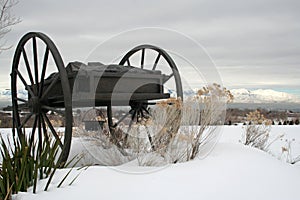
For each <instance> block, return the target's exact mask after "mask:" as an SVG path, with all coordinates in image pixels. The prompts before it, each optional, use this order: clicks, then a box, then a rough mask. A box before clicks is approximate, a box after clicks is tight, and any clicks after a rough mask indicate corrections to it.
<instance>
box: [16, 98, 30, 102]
mask: <svg viewBox="0 0 300 200" xmlns="http://www.w3.org/2000/svg"><path fill="white" fill-rule="evenodd" d="M15 100H17V101H21V102H23V103H28V101H27V100H25V99H22V98H18V97H16V98H15Z"/></svg>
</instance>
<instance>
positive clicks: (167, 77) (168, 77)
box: [163, 73, 174, 83]
mask: <svg viewBox="0 0 300 200" xmlns="http://www.w3.org/2000/svg"><path fill="white" fill-rule="evenodd" d="M173 76H174V74H173V73H172V74H170V75H168V76H165V79H164V80H163V82H164V83H166V82H168V81H169V80H170V78H172V77H173Z"/></svg>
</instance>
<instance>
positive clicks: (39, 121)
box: [38, 115, 43, 153]
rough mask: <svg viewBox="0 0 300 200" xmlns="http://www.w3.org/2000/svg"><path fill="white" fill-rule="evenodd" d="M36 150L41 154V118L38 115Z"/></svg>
mask: <svg viewBox="0 0 300 200" xmlns="http://www.w3.org/2000/svg"><path fill="white" fill-rule="evenodd" d="M38 137H39V139H38V142H39V144H38V150H39V151H40V153H41V152H42V146H43V137H42V120H41V116H40V115H38Z"/></svg>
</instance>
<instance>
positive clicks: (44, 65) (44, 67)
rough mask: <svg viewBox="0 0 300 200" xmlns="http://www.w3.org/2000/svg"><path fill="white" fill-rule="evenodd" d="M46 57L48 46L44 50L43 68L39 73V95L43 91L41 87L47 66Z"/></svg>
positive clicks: (42, 86) (47, 55)
mask: <svg viewBox="0 0 300 200" xmlns="http://www.w3.org/2000/svg"><path fill="white" fill-rule="evenodd" d="M48 57H49V48H48V46H47V47H46V50H45V55H44V60H43V69H42V74H41V79H40V80H41V84H40V88H39V97H41V96H42V93H43V88H44V81H45V80H44V79H45V74H46V68H47V64H48Z"/></svg>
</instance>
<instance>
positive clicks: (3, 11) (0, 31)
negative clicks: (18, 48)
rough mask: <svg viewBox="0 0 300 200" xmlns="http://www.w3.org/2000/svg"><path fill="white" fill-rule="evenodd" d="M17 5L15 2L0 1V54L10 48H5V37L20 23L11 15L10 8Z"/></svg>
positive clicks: (10, 0)
mask: <svg viewBox="0 0 300 200" xmlns="http://www.w3.org/2000/svg"><path fill="white" fill-rule="evenodd" d="M17 3H18V2H17V1H15V0H0V53H1V52H2V51H3V50H6V49H9V48H10V47H9V46H8V47H7V46H6V41H5V40H4V37H5V35H6V34H7V33H8V32H10V31H11V27H12V26H13V25H15V24H17V23H19V22H20V21H21V20H20V18H18V17H16V16H14V15H13V14H12V13H11V8H12V7H13V6H15V5H16V4H17ZM3 40H4V41H3Z"/></svg>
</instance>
